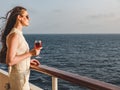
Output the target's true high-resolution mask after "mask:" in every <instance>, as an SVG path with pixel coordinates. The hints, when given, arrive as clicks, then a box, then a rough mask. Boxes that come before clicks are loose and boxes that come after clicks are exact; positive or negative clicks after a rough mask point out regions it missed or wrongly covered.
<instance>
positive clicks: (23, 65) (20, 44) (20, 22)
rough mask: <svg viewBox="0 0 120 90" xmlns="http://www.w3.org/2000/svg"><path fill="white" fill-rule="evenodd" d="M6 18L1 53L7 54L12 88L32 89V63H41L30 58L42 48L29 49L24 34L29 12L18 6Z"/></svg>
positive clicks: (15, 89) (17, 89)
mask: <svg viewBox="0 0 120 90" xmlns="http://www.w3.org/2000/svg"><path fill="white" fill-rule="evenodd" d="M4 19H6V25H5V28H4V29H3V30H2V37H1V41H2V45H3V47H2V50H1V52H2V53H1V54H4V55H3V56H6V64H7V65H8V67H9V82H10V90H30V87H29V75H30V65H36V66H37V65H39V64H40V63H39V62H38V61H37V60H30V57H31V56H36V55H39V53H40V50H41V48H39V49H37V50H36V49H32V50H29V46H28V44H27V42H26V40H25V38H24V36H23V33H22V28H23V27H24V26H28V25H29V20H30V18H29V16H28V12H27V10H26V9H25V8H24V7H21V6H16V7H14V8H13V9H11V10H10V11H9V12H8V13H7V14H6V17H5V18H4ZM3 60H4V59H3Z"/></svg>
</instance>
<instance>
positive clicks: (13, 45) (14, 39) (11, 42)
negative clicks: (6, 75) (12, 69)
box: [6, 33, 40, 66]
mask: <svg viewBox="0 0 120 90" xmlns="http://www.w3.org/2000/svg"><path fill="white" fill-rule="evenodd" d="M18 39H19V36H18V35H17V34H16V33H13V34H11V35H10V36H9V39H8V47H7V55H6V62H7V64H8V65H10V66H12V65H15V64H17V63H19V62H20V61H22V60H24V59H25V58H27V57H31V56H33V55H38V54H39V52H40V50H34V49H33V50H31V51H30V52H26V53H24V54H21V55H16V51H17V47H18Z"/></svg>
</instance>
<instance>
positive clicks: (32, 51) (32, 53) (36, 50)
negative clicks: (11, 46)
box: [30, 47, 42, 56]
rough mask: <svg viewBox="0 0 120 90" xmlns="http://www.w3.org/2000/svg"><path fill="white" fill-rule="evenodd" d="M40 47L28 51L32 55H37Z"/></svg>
mask: <svg viewBox="0 0 120 90" xmlns="http://www.w3.org/2000/svg"><path fill="white" fill-rule="evenodd" d="M41 49H42V47H41V48H39V49H32V50H31V51H30V53H31V55H32V56H37V55H39V54H40V51H41Z"/></svg>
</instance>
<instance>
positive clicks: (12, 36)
mask: <svg viewBox="0 0 120 90" xmlns="http://www.w3.org/2000/svg"><path fill="white" fill-rule="evenodd" d="M18 37H19V36H18V34H17V33H12V34H10V35H9V37H8V41H11V40H18Z"/></svg>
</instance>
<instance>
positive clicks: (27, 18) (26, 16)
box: [20, 15, 29, 19]
mask: <svg viewBox="0 0 120 90" xmlns="http://www.w3.org/2000/svg"><path fill="white" fill-rule="evenodd" d="M20 16H22V17H24V15H20ZM25 17H26V18H27V19H29V16H28V15H26V16H25Z"/></svg>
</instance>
